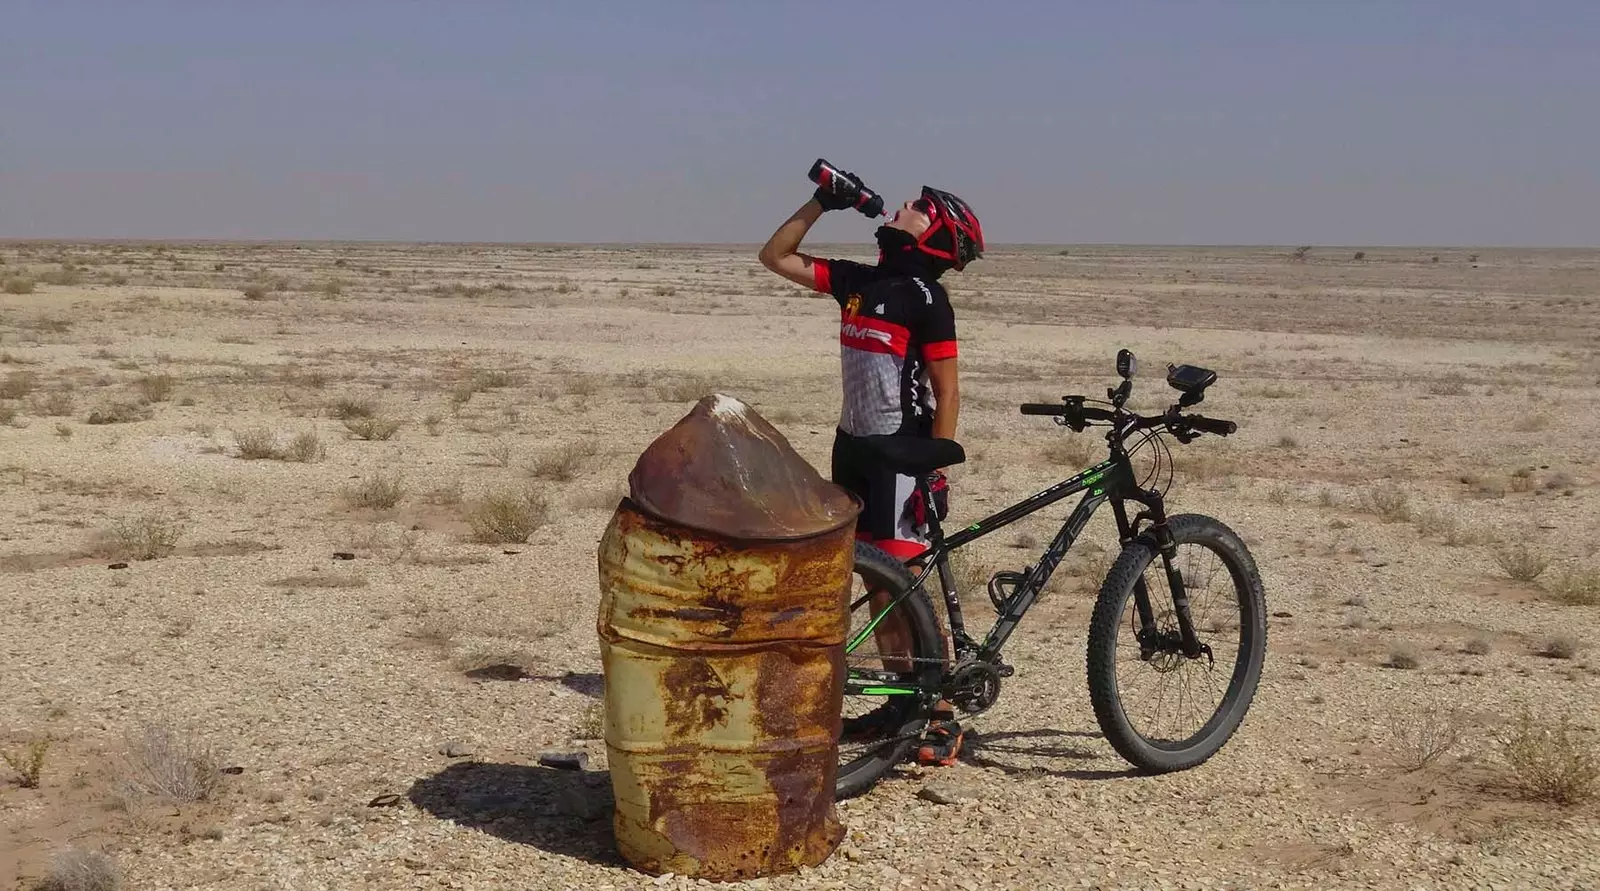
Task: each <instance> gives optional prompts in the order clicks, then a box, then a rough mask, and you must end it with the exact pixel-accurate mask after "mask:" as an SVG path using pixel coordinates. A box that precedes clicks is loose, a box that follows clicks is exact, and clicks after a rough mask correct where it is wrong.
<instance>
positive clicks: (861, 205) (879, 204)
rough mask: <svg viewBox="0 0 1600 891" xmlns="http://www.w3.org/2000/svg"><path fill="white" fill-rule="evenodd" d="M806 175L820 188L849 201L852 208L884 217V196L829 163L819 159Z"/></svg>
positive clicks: (872, 215)
mask: <svg viewBox="0 0 1600 891" xmlns="http://www.w3.org/2000/svg"><path fill="white" fill-rule="evenodd" d="M806 175H807V176H808V177H810V178H811V181H812V182H814V183H816V184H817V186H818V188H821V189H823V190H824V191H827V192H830V193H832V194H834V195H838V196H839V197H840V198H843V199H845V200H846V201H849V202H850V206H851V207H854V208H855V209H856V210H859V211H861V212H862V213H863V214H865V215H867V216H869V217H881V216H883V196H882V195H879V194H878V193H877V192H874V191H872V190H871V189H869V188H867V187H866V185H864V184H863V183H862V182H861V180H859V179H856V178H855V177H853V176H851V175H850V174H848V173H845V172H844V171H843V170H840V169H839V168H837V167H835V166H833V165H832V164H829V163H828V162H827V161H825V160H823V159H821V158H818V159H817V163H815V164H812V165H811V172H810V173H808V174H806Z"/></svg>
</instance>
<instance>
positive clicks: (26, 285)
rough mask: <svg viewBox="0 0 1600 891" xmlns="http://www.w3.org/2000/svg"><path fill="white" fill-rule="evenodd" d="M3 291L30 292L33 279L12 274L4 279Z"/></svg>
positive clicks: (12, 292) (13, 292) (31, 291)
mask: <svg viewBox="0 0 1600 891" xmlns="http://www.w3.org/2000/svg"><path fill="white" fill-rule="evenodd" d="M5 291H6V293H7V294H32V293H33V279H31V278H22V277H20V276H12V277H11V278H8V279H6V281H5Z"/></svg>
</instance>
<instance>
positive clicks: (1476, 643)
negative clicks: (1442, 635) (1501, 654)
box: [1461, 634, 1494, 656]
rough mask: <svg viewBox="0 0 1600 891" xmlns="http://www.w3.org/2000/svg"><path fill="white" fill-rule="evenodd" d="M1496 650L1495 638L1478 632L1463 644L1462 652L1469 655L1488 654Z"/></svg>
mask: <svg viewBox="0 0 1600 891" xmlns="http://www.w3.org/2000/svg"><path fill="white" fill-rule="evenodd" d="M1493 650H1494V640H1493V639H1492V638H1490V637H1489V636H1488V635H1485V634H1478V635H1474V636H1472V637H1469V638H1467V642H1466V643H1464V644H1462V645H1461V652H1463V653H1466V654H1468V655H1469V656H1487V655H1489V653H1490V652H1492V651H1493Z"/></svg>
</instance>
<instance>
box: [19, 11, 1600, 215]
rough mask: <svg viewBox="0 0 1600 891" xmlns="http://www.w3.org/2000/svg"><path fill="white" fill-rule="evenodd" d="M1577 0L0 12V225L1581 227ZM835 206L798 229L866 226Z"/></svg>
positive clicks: (1586, 77)
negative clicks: (897, 211) (947, 200)
mask: <svg viewBox="0 0 1600 891" xmlns="http://www.w3.org/2000/svg"><path fill="white" fill-rule="evenodd" d="M1597 46H1600V3H1596V2H1593V0H1526V2H1522V3H1512V2H1507V0H1494V2H1476V0H1440V2H1409V3H1408V2H1399V0H1395V2H1375V0H1374V2H1363V0H1353V2H1337V3H1335V2H1311V0H1304V2H1235V3H1208V2H1181V3H1180V2H1173V3H1137V2H1105V3H1072V2H1065V0H1058V2H1002V0H988V2H981V3H980V2H954V0H921V2H916V3H890V2H878V3H869V2H860V0H857V2H839V3H832V2H817V0H811V2H805V3H779V2H777V0H772V2H766V0H737V2H735V0H728V2H692V0H657V2H652V3H644V2H622V0H612V2H607V0H590V2H570V3H560V4H558V3H540V2H534V0H518V2H509V0H508V2H489V0H452V2H442V0H441V2H405V0H385V2H375V0H323V2H320V3H314V4H313V3H298V2H287V0H255V2H243V0H231V2H230V0H206V2H202V0H191V2H144V0H120V2H100V3H89V2H74V0H51V2H31V0H0V237H69V236H82V237H209V238H306V239H310V238H375V239H403V240H411V239H428V240H452V241H454V240H494V241H737V242H752V241H761V240H763V239H765V238H766V236H767V235H768V234H769V233H770V232H771V230H772V229H773V228H774V227H775V226H776V225H777V224H778V223H779V222H781V221H782V219H783V218H784V217H785V216H786V215H787V214H788V213H789V212H790V211H791V210H793V209H794V207H796V206H798V205H799V204H800V203H801V202H802V201H803V200H804V199H805V197H806V196H807V195H808V193H809V191H810V185H809V184H808V183H807V182H806V180H805V172H806V170H807V168H808V167H809V166H810V164H811V162H812V161H813V160H815V159H816V158H817V157H818V156H824V157H827V158H829V159H830V160H833V161H835V162H838V163H839V164H840V165H841V166H844V167H846V168H848V169H851V170H855V171H856V172H858V173H860V174H862V175H863V176H864V177H865V178H866V180H867V182H868V183H869V184H871V185H872V186H874V187H875V188H877V189H878V190H880V191H883V192H885V193H887V194H888V195H889V196H890V197H892V198H894V199H895V200H896V202H898V201H902V200H905V198H907V197H914V194H915V191H916V189H917V187H918V186H920V185H921V184H923V183H925V182H926V183H928V184H929V185H935V186H939V187H941V188H945V189H949V190H951V191H953V192H956V193H957V194H959V195H961V196H962V197H963V198H965V199H966V200H967V201H969V202H970V203H971V204H972V205H973V206H974V208H976V210H977V211H978V213H979V214H980V216H981V217H982V219H983V221H984V224H985V229H986V232H987V234H988V235H989V237H990V239H991V240H992V241H995V242H1044V243H1059V242H1151V243H1205V244H1219V243H1270V244H1302V243H1312V244H1356V245H1379V244H1472V245H1529V244H1549V245H1596V244H1600V49H1597ZM871 229H872V224H871V223H869V222H868V221H867V220H866V219H864V218H862V217H860V216H855V215H845V214H831V215H830V216H829V218H828V219H826V220H825V221H824V223H823V224H822V226H820V227H819V231H818V235H817V237H819V238H825V239H829V240H857V239H860V240H868V239H870V236H871Z"/></svg>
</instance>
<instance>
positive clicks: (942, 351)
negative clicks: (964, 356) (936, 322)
mask: <svg viewBox="0 0 1600 891" xmlns="http://www.w3.org/2000/svg"><path fill="white" fill-rule="evenodd" d="M955 357H956V342H955V341H953V340H941V341H938V342H936V343H930V344H927V345H926V346H924V347H923V348H922V358H924V359H927V360H928V361H929V362H937V361H939V360H940V359H954V358H955Z"/></svg>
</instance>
